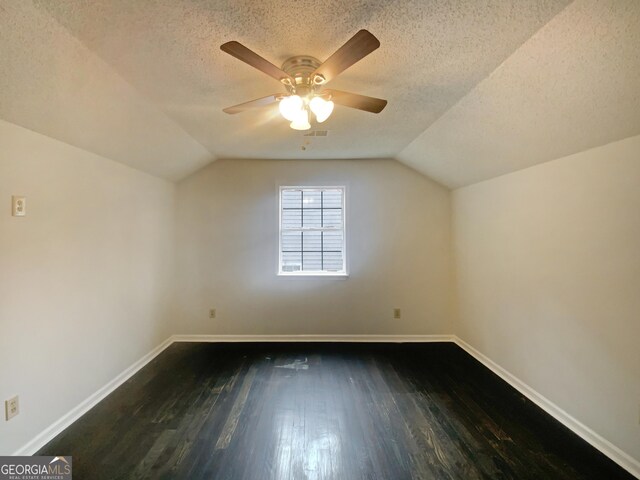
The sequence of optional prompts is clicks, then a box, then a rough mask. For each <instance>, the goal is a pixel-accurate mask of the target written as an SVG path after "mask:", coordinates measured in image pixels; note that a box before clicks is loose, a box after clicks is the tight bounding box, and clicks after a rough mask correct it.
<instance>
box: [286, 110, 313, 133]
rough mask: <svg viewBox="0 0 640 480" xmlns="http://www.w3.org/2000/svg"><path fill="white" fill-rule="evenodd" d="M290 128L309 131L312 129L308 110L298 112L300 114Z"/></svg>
mask: <svg viewBox="0 0 640 480" xmlns="http://www.w3.org/2000/svg"><path fill="white" fill-rule="evenodd" d="M290 127H291V128H293V129H294V130H309V129H310V128H311V124H310V123H309V112H307V111H306V110H298V113H297V114H296V116H295V118H294V119H293V121H292V122H291V125H290Z"/></svg>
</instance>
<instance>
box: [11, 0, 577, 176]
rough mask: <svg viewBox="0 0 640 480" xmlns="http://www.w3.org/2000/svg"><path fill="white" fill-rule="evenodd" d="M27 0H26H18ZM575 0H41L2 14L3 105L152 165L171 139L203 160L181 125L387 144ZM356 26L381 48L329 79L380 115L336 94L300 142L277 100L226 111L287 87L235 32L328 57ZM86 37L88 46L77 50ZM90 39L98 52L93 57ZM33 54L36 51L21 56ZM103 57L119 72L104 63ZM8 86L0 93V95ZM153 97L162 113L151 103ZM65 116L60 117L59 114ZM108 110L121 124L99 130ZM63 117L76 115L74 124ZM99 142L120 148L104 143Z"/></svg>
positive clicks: (252, 42)
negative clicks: (6, 18) (19, 13)
mask: <svg viewBox="0 0 640 480" xmlns="http://www.w3.org/2000/svg"><path fill="white" fill-rule="evenodd" d="M19 3H20V4H22V5H24V6H22V7H17V6H16V5H17V4H19ZM567 3H568V1H567V0H509V1H507V0H499V1H498V0H474V1H473V2H470V1H468V0H457V1H456V0H441V1H425V0H415V1H407V0H404V1H394V2H390V1H388V0H369V1H349V2H345V1H338V0H327V1H318V0H300V1H296V2H291V1H276V0H265V1H255V0H250V1H247V0H226V1H222V0H217V1H214V0H211V1H206V0H200V1H196V0H190V1H176V0H155V1H142V0H136V1H131V0H94V1H91V2H87V1H86V0H35V1H34V2H33V5H34V6H35V7H36V8H37V9H38V10H39V12H40V15H38V16H36V17H37V18H36V20H34V21H32V20H31V19H30V18H27V17H26V16H25V17H24V18H18V19H14V20H13V21H10V22H8V23H9V24H8V25H7V22H5V24H4V25H2V27H3V30H4V28H5V27H8V30H7V31H4V32H3V33H2V35H3V42H4V41H5V39H7V40H8V41H9V43H13V44H16V47H15V48H14V49H13V50H11V51H9V52H8V53H9V55H12V56H13V57H14V58H13V64H14V71H12V72H9V73H8V74H6V73H3V74H0V75H4V77H5V81H4V82H3V85H8V84H12V85H11V90H10V91H11V96H12V98H11V102H10V103H11V108H8V109H5V108H0V116H3V117H4V118H5V119H7V120H9V121H15V123H19V124H22V125H24V126H27V127H29V128H33V129H34V130H38V131H43V133H46V134H48V135H51V136H55V137H57V138H59V139H61V140H64V141H68V142H69V143H74V144H78V143H81V145H80V146H82V147H83V148H87V149H90V150H95V151H98V152H99V153H103V154H108V156H110V157H112V158H115V159H118V160H121V161H125V162H127V160H126V159H125V158H124V157H127V156H130V157H131V159H132V160H131V163H135V164H136V165H137V166H139V167H140V168H143V169H147V170H149V171H152V172H158V170H157V169H153V168H149V167H148V166H147V165H146V164H144V163H145V162H136V161H135V160H134V157H138V156H143V157H144V156H145V155H147V156H151V157H153V156H157V157H158V158H164V157H165V156H166V155H168V154H169V153H170V154H171V155H174V153H175V152H174V150H171V149H165V148H164V144H166V143H170V142H173V144H172V146H174V147H175V146H176V144H177V143H179V142H184V143H185V145H183V147H184V149H185V152H186V153H185V155H184V158H182V157H180V156H175V160H174V162H175V165H176V168H177V169H178V173H181V174H187V173H189V172H190V171H193V170H194V168H197V165H199V164H200V162H201V158H200V156H199V155H196V154H195V150H197V147H196V146H194V145H192V144H189V142H188V141H186V139H183V137H184V134H185V132H186V133H187V134H188V136H190V137H191V139H193V140H195V142H197V143H198V144H200V145H202V146H204V147H205V148H206V149H207V150H208V152H209V153H210V155H211V156H212V157H254V158H299V157H303V158H359V157H393V156H395V155H396V154H397V153H398V152H400V151H401V150H402V149H403V148H404V147H405V146H406V145H408V144H409V143H410V142H411V141H412V140H414V139H415V138H416V137H417V136H418V135H419V134H421V133H422V132H423V131H424V130H425V129H426V128H427V127H428V126H429V125H430V124H431V123H433V122H434V121H435V120H436V119H437V118H438V117H440V116H441V115H442V114H443V113H444V112H445V111H446V110H447V109H449V108H450V107H451V106H452V105H454V104H455V103H456V102H457V101H458V100H459V99H460V98H461V97H463V96H464V95H465V94H466V93H468V92H469V91H470V90H471V89H472V88H473V87H474V86H475V85H476V84H477V83H478V82H479V81H480V80H482V79H483V78H484V77H486V76H487V75H488V74H490V73H491V72H492V71H493V70H494V69H495V68H496V67H497V66H498V65H499V64H500V63H502V62H503V61H504V59H505V58H507V57H508V56H509V55H510V54H512V53H513V52H514V51H515V50H516V49H517V48H518V47H519V46H520V45H521V44H522V43H523V42H525V41H526V40H527V39H528V38H529V37H530V36H531V35H532V34H533V33H535V32H536V31H537V30H538V29H539V28H541V27H542V26H543V25H544V24H545V23H547V22H548V21H549V20H550V19H551V18H552V17H553V16H554V15H555V14H557V13H558V12H559V11H560V10H561V9H562V8H564V7H565V6H566V4H567ZM0 5H3V6H5V7H3V8H5V9H8V10H11V9H20V10H23V11H24V12H25V15H26V13H27V12H28V11H30V10H31V6H30V5H31V4H30V3H29V2H28V1H24V2H15V1H12V0H0ZM43 15H46V16H48V17H49V18H51V19H55V20H56V21H57V22H58V24H59V25H60V26H62V27H64V29H66V30H67V32H68V33H69V35H68V36H64V35H63V34H62V33H61V32H58V31H57V28H56V26H55V25H51V24H50V22H49V21H47V19H46V18H44V16H43ZM34 22H36V24H35V25H34ZM40 24H42V25H44V28H45V30H46V31H49V32H50V31H53V30H56V34H55V38H52V37H51V35H47V34H46V33H45V34H43V33H41V32H40V31H39V29H40V28H41V25H40ZM361 28H366V29H368V30H370V31H371V32H372V33H374V34H375V35H376V36H377V37H378V38H379V39H380V41H381V43H382V46H381V48H380V49H378V50H376V51H375V52H374V53H372V54H371V55H370V56H368V57H366V58H365V59H364V60H363V61H361V62H360V63H358V64H356V65H355V66H353V67H352V68H350V69H349V70H347V71H346V72H344V73H343V74H342V75H341V76H340V77H339V78H338V79H336V80H335V81H333V82H331V84H330V85H331V87H333V88H336V89H341V90H347V91H355V92H359V93H363V94H366V95H372V96H378V97H382V98H386V99H388V100H389V105H388V106H387V108H386V109H385V110H384V111H383V112H382V113H381V114H380V115H373V114H369V113H365V112H360V111H355V110H351V109H347V108H344V107H336V112H335V113H334V115H333V116H332V117H331V118H330V119H329V120H328V121H327V122H326V123H325V124H323V125H322V128H323V129H328V130H329V131H330V133H329V137H327V138H322V139H313V140H311V145H310V146H309V148H308V149H307V150H306V151H305V152H302V151H301V148H300V147H301V145H302V141H303V137H302V135H301V134H300V133H299V132H295V131H292V130H291V129H290V128H289V127H288V124H287V123H286V122H285V121H283V120H282V119H281V118H279V117H278V115H277V113H275V112H274V109H271V110H266V111H260V112H258V111H256V112H246V113H242V114H238V115H235V116H228V115H226V114H224V113H223V112H222V111H221V110H222V108H223V107H225V106H229V105H232V104H235V103H240V102H242V101H246V100H249V99H252V98H256V97H260V96H264V95H268V94H270V93H275V92H279V91H283V90H282V87H281V86H280V85H279V83H278V82H277V81H275V80H273V79H271V78H269V77H267V76H265V75H264V74H261V73H260V72H258V71H257V70H254V69H252V68H251V67H248V66H247V65H245V64H243V63H241V62H239V61H238V60H236V59H234V58H232V57H230V56H229V55H226V54H224V53H223V52H221V51H220V49H219V45H220V44H222V43H224V42H226V41H228V40H238V41H240V42H242V43H244V44H245V45H247V46H249V47H250V48H252V49H254V50H255V51H256V52H258V53H259V54H261V55H263V56H264V57H266V58H267V59H269V60H271V61H272V62H273V63H275V64H277V65H279V64H281V63H282V61H284V60H285V59H286V58H287V57H289V56H291V55H295V54H310V55H313V56H316V57H318V58H320V59H321V60H322V59H325V58H327V57H328V56H329V55H330V54H331V53H333V51H335V50H336V49H337V48H338V47H339V46H340V45H342V44H343V43H344V42H345V41H346V40H347V39H348V38H350V37H351V36H352V35H353V34H354V33H355V32H356V31H357V30H359V29H361ZM8 37H14V38H8ZM20 37H21V38H20ZM76 39H77V40H79V42H77V41H75V40H76ZM79 43H81V45H79ZM17 45H22V49H20V47H19V46H17ZM81 47H84V48H86V49H88V52H87V51H84V50H82V52H81V54H80V53H78V52H80V50H81ZM0 48H1V49H2V50H6V48H7V47H6V46H5V45H2V46H0ZM89 52H93V53H94V54H95V57H96V58H88V53H89ZM4 53H6V52H3V54H4ZM32 53H33V54H35V56H36V58H35V59H33V60H29V59H27V60H24V57H26V56H29V55H31V54H32ZM85 56H86V57H87V58H85ZM18 58H19V59H18ZM51 58H53V60H50V59H51ZM22 62H25V63H26V64H27V65H25V66H22V65H21V64H22ZM101 62H104V64H106V65H108V66H110V67H111V70H112V71H110V72H108V71H106V70H107V68H106V66H105V65H103V64H102V63H101ZM32 64H33V65H32ZM78 64H79V65H78ZM95 66H98V67H99V68H94V67H95ZM32 70H33V71H36V73H37V75H32V74H31V71H32ZM68 71H71V72H74V73H73V74H72V76H73V77H74V78H75V79H76V83H77V82H78V81H79V82H81V83H82V87H83V89H82V91H80V92H78V95H80V96H83V95H86V96H87V98H86V99H84V98H80V99H78V98H75V97H74V96H73V95H71V93H73V92H72V91H70V90H72V89H71V88H70V85H69V84H71V86H72V85H73V84H74V82H72V81H69V80H68V79H67V78H66V77H67V76H69V75H71V74H67V73H65V72H68ZM47 72H48V73H49V74H50V75H49V76H47V75H46V74H45V73H47ZM58 77H62V78H58ZM122 80H124V81H126V82H127V83H128V84H129V85H131V86H132V87H133V88H134V89H135V90H136V91H137V92H138V96H139V97H140V98H139V99H138V100H136V101H135V102H134V101H132V99H131V98H129V95H130V92H129V90H128V89H127V88H126V86H125V85H121V84H122V83H123V82H122ZM61 84H62V85H61ZM114 85H117V87H116V86H114ZM61 88H62V89H63V90H64V91H65V93H68V94H69V95H68V96H67V97H69V98H67V97H65V98H64V101H63V102H62V101H51V100H50V99H51V98H52V97H53V98H54V99H56V100H59V98H56V97H59V95H58V94H57V93H58V90H60V89H61ZM109 88H111V89H112V90H109ZM114 89H115V90H117V89H119V90H122V92H117V91H113V90H114ZM32 92H45V93H43V94H40V93H38V95H37V97H38V99H37V100H36V99H33V98H30V96H31V95H32ZM92 93H93V94H95V96H96V97H97V100H96V101H95V104H92V103H91V101H90V95H91V94H92ZM3 95H4V92H0V98H1V97H2V96H3ZM45 96H46V97H47V98H43V97H45ZM2 100H3V103H4V100H5V99H4V98H2ZM40 100H42V101H43V102H44V103H46V102H47V101H49V102H50V103H51V107H50V108H48V110H47V112H46V113H47V115H46V116H44V118H43V115H42V112H39V111H38V110H37V109H35V108H34V104H39V103H40ZM134 105H135V106H134ZM120 106H122V108H121V109H120ZM85 110H89V111H85ZM155 110H158V111H161V112H162V113H163V114H164V117H165V118H161V117H160V115H155V116H153V115H152V111H155ZM128 111H130V112H131V114H132V115H131V118H129V119H127V121H126V123H127V125H126V127H127V128H125V126H124V125H122V124H121V120H122V118H123V117H124V116H125V114H126V113H127V112H128ZM49 115H53V118H49ZM150 116H152V117H153V118H149V117H150ZM76 117H78V118H80V119H81V120H83V121H84V120H86V119H87V118H91V120H92V121H93V122H88V124H87V127H86V128H85V130H86V131H88V132H89V134H91V132H92V131H93V135H94V138H93V142H94V143H95V146H92V145H91V141H85V140H86V139H84V138H83V139H82V140H83V142H78V140H77V139H76V137H77V132H76V122H69V121H68V120H67V119H68V118H71V119H74V118H76ZM94 117H96V118H94ZM59 119H65V122H63V123H64V124H63V125H60V124H59V123H58V120H59ZM101 122H106V123H109V124H114V125H112V126H115V127H114V128H111V129H110V130H109V131H108V132H107V131H104V132H103V131H101V129H100V128H99V127H100V125H101ZM167 122H170V123H172V124H173V125H174V127H175V128H174V130H175V133H171V132H168V129H169V125H167ZM50 123H55V125H49V124H50ZM68 123H72V124H71V125H68V128H67V124H68ZM160 124H162V125H160ZM94 127H95V128H94ZM116 127H117V128H116ZM65 128H66V129H67V130H70V131H65ZM138 130H141V131H143V132H147V131H149V132H152V131H154V130H155V131H157V132H158V133H157V135H156V137H157V139H158V144H156V145H150V146H149V149H150V151H149V152H143V151H137V150H136V151H135V152H134V151H133V149H131V148H130V147H131V144H132V143H134V144H136V146H138V145H137V144H138V143H140V144H142V143H153V142H148V139H149V137H148V135H142V136H141V135H138ZM132 136H135V137H137V138H138V139H139V140H135V139H131V138H129V137H132ZM105 143H106V144H107V146H108V147H109V148H110V149H112V150H118V149H120V151H117V152H115V153H109V148H106V147H105V145H104V144H105ZM142 148H143V145H140V149H142ZM165 150H166V151H167V153H165ZM158 151H159V153H158ZM159 161H160V160H159ZM172 176H175V174H174V173H172Z"/></svg>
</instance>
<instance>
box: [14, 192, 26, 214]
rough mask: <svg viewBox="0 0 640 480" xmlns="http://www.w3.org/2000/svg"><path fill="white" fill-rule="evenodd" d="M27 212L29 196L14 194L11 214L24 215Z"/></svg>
mask: <svg viewBox="0 0 640 480" xmlns="http://www.w3.org/2000/svg"><path fill="white" fill-rule="evenodd" d="M26 214H27V198H26V197H20V196H17V195H14V196H13V197H11V215H13V216H14V217H24V216H25V215H26Z"/></svg>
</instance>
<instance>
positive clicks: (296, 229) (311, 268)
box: [279, 187, 347, 275]
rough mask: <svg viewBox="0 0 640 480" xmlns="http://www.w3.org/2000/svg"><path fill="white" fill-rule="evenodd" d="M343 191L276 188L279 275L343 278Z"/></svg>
mask: <svg viewBox="0 0 640 480" xmlns="http://www.w3.org/2000/svg"><path fill="white" fill-rule="evenodd" d="M344 193H345V189H344V187H280V268H279V274H280V275H346V274H347V267H346V255H345V215H344V211H345V209H344V197H345V195H344Z"/></svg>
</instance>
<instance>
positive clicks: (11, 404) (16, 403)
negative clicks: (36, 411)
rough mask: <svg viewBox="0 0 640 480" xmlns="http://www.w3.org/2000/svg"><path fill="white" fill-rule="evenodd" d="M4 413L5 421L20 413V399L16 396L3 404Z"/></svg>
mask: <svg viewBox="0 0 640 480" xmlns="http://www.w3.org/2000/svg"><path fill="white" fill-rule="evenodd" d="M4 412H5V418H6V419H7V421H9V420H11V419H12V418H13V417H15V416H16V415H18V414H19V413H20V399H19V398H18V396H15V397H13V398H10V399H9V400H6V401H5V402H4Z"/></svg>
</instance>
